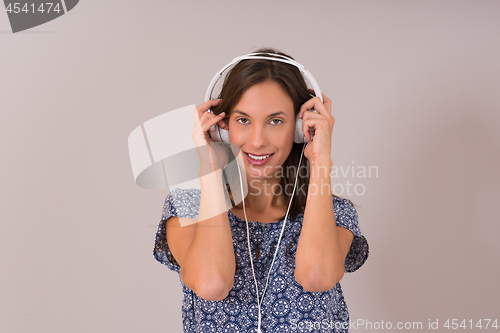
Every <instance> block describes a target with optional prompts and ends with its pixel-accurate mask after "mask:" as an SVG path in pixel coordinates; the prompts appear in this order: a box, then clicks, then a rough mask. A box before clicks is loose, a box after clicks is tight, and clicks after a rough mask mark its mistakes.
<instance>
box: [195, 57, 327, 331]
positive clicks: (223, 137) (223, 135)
mask: <svg viewBox="0 0 500 333" xmlns="http://www.w3.org/2000/svg"><path fill="white" fill-rule="evenodd" d="M247 59H264V60H271V61H280V62H284V63H286V64H290V65H292V66H295V67H297V68H298V69H299V70H300V72H301V73H302V75H303V76H304V77H305V78H306V79H307V80H308V81H309V83H311V85H312V87H313V89H314V93H315V94H316V96H318V97H319V99H320V100H321V102H323V96H322V94H321V90H320V89H319V85H318V83H317V82H316V80H315V79H314V77H313V76H312V75H311V73H309V71H307V70H306V69H305V68H304V66H302V65H301V64H299V63H298V62H296V61H295V60H293V59H290V58H288V57H285V56H282V55H280V54H273V53H250V54H247V55H243V56H241V57H237V58H234V59H233V61H231V62H230V63H229V64H227V65H226V66H225V67H224V68H222V69H221V70H220V71H219V72H217V73H216V74H215V76H214V78H213V79H212V82H210V85H209V86H208V89H207V93H206V95H205V102H207V101H209V100H210V99H211V95H212V91H213V89H214V87H215V84H216V83H217V81H218V80H219V79H220V77H221V76H222V73H223V72H224V71H225V70H226V69H227V68H229V67H230V66H233V65H235V64H236V63H238V62H240V61H242V60H247ZM309 111H312V112H316V111H315V110H314V109H311V110H309ZM208 112H212V110H209V111H208ZM212 113H213V112H212ZM310 133H311V139H312V138H313V135H314V131H312V130H310ZM210 137H211V138H212V140H214V141H216V142H224V143H227V144H229V131H228V130H224V129H222V128H220V127H219V126H218V125H217V124H215V125H213V126H212V127H211V128H210ZM293 141H294V142H296V143H307V142H309V141H308V140H307V139H306V138H305V135H304V133H303V131H302V119H300V118H299V117H298V114H297V117H296V120H295V133H294V138H293ZM305 146H306V145H304V146H303V147H302V153H301V155H300V159H299V166H300V163H301V162H302V156H303V154H304V148H305ZM237 165H238V164H237ZM238 170H239V165H238ZM298 175H299V172H298V170H297V173H296V174H295V184H294V186H293V191H292V196H291V198H293V196H294V194H295V187H296V186H297V177H298ZM239 179H240V188H241V197H242V202H243V213H244V215H245V221H246V225H247V242H248V252H249V254H250V264H251V266H252V273H253V279H254V282H255V290H256V292H257V303H258V306H259V323H258V328H257V333H262V331H261V329H260V326H261V304H262V301H263V300H264V295H265V293H266V290H267V286H268V284H269V277H270V276H271V271H272V268H273V264H274V260H275V259H276V255H277V254H278V249H279V245H280V242H281V238H282V236H283V231H284V230H285V225H286V219H287V217H288V212H289V211H290V206H291V204H292V200H290V202H289V203H288V209H287V211H286V215H285V220H284V221H283V227H282V228H281V234H280V237H279V240H278V244H277V245H276V250H275V252H274V258H273V261H272V263H271V268H270V269H269V274H268V275H267V280H266V286H265V288H264V291H263V293H262V298H260V297H259V288H258V285H257V279H256V278H255V270H254V267H253V259H252V251H251V249H250V236H249V230H248V219H247V214H246V211H245V200H244V194H243V183H242V180H241V179H242V177H241V171H240V177H239Z"/></svg>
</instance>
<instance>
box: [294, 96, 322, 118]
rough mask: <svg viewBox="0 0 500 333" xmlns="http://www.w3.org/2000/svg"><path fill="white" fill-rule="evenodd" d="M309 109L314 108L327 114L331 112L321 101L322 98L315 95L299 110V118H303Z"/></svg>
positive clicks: (320, 112)
mask: <svg viewBox="0 0 500 333" xmlns="http://www.w3.org/2000/svg"><path fill="white" fill-rule="evenodd" d="M309 109H314V110H316V112H318V113H319V114H327V113H330V112H328V110H327V109H326V107H325V105H324V104H323V103H321V100H320V99H319V98H318V97H313V98H311V99H310V100H308V101H307V102H305V103H304V104H302V106H301V107H300V111H299V118H303V116H304V112H305V111H307V110H309Z"/></svg>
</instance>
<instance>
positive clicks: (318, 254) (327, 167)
mask: <svg viewBox="0 0 500 333" xmlns="http://www.w3.org/2000/svg"><path fill="white" fill-rule="evenodd" d="M332 165H333V163H332V161H331V159H326V158H325V159H323V160H316V161H314V160H313V161H311V177H310V181H309V189H308V195H307V201H306V207H305V211H304V221H303V223H302V230H301V233H300V237H299V243H298V245H297V252H296V254H295V279H296V280H297V282H299V283H300V284H301V285H302V287H303V288H304V289H306V290H308V291H311V292H317V291H326V290H329V289H331V288H333V287H334V286H335V285H336V284H337V282H339V281H340V280H341V279H342V277H343V276H344V262H345V258H346V256H347V253H348V252H349V248H350V246H351V243H352V240H353V238H354V235H353V233H352V232H351V231H350V230H348V229H345V228H342V227H337V225H336V223H335V214H334V210H333V202H332V191H331V185H330V171H331V168H332Z"/></svg>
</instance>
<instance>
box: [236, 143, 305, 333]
mask: <svg viewBox="0 0 500 333" xmlns="http://www.w3.org/2000/svg"><path fill="white" fill-rule="evenodd" d="M305 147H306V144H304V145H303V146H302V153H301V154H300V159H299V165H298V169H297V173H296V174H295V184H294V185H293V191H292V197H291V199H290V201H289V202H288V209H287V211H286V214H285V220H284V221H283V227H282V228H281V234H280V237H279V239H278V244H277V245H276V250H275V251H274V257H273V261H272V263H271V267H270V268H269V273H268V274H267V279H266V286H265V288H264V291H263V292H262V299H261V298H260V297H259V288H258V285H257V279H256V278H255V269H254V267H253V259H252V252H251V249H250V235H249V230H248V219H247V214H246V211H245V198H244V197H243V182H242V181H241V170H240V166H239V164H238V163H236V165H237V166H238V173H239V174H240V177H239V178H240V189H241V198H242V202H243V214H244V215H245V221H246V224H247V243H248V253H249V254H250V264H251V266H252V273H253V280H254V281H255V290H256V292H257V304H258V306H259V324H258V328H257V333H262V331H261V330H260V324H261V321H262V317H261V311H260V308H261V304H262V302H263V300H264V295H265V294H266V291H267V285H268V283H269V277H270V276H271V270H272V268H273V265H274V260H275V259H276V255H277V254H278V249H279V245H280V242H281V238H282V236H283V231H284V230H285V225H286V219H287V217H288V212H289V211H290V206H291V204H292V199H293V195H294V194H295V188H296V186H297V177H298V176H299V171H300V170H299V168H300V163H301V162H302V156H303V155H304V148H305Z"/></svg>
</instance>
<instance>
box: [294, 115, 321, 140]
mask: <svg viewBox="0 0 500 333" xmlns="http://www.w3.org/2000/svg"><path fill="white" fill-rule="evenodd" d="M306 112H316V110H314V109H311V110H309V111H306ZM309 133H310V134H311V139H312V138H313V136H314V129H311V130H309ZM309 141H310V140H307V139H306V136H305V135H304V132H303V131H302V119H300V118H299V114H298V113H297V115H296V116H295V133H294V134H293V142H295V143H307V142H309Z"/></svg>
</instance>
